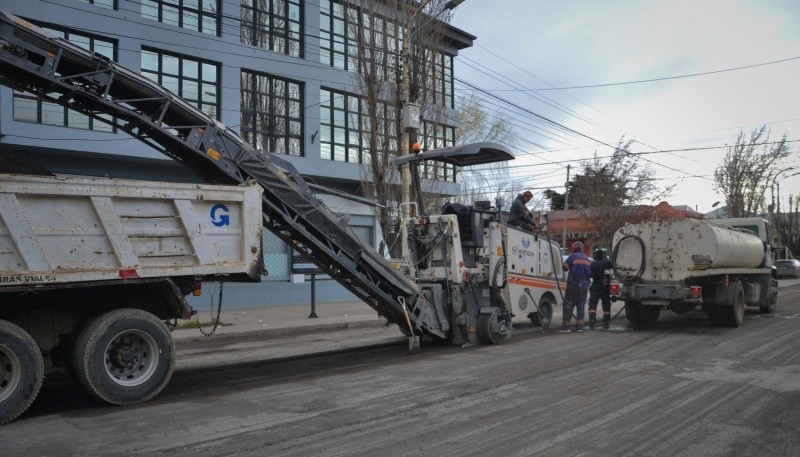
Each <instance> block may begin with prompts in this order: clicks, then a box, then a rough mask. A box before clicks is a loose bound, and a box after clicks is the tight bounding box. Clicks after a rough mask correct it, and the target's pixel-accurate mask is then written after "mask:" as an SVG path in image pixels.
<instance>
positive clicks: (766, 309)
mask: <svg viewBox="0 0 800 457" xmlns="http://www.w3.org/2000/svg"><path fill="white" fill-rule="evenodd" d="M764 294H765V295H766V297H764V298H763V299H762V300H761V303H760V304H759V306H758V309H759V310H760V311H761V312H762V313H763V314H769V313H774V312H775V305H777V304H778V280H776V279H775V278H771V279H770V280H769V287H768V288H767V290H766V291H764Z"/></svg>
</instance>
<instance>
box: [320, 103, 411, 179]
mask: <svg viewBox="0 0 800 457" xmlns="http://www.w3.org/2000/svg"><path fill="white" fill-rule="evenodd" d="M367 108H368V107H367V103H366V102H365V101H363V100H361V99H360V98H359V97H358V96H356V95H353V94H347V93H344V92H337V91H333V90H329V89H322V90H321V91H320V135H319V136H320V154H321V157H322V158H323V159H325V160H335V161H338V162H351V163H365V162H368V161H369V159H370V154H371V153H372V151H371V150H370V139H371V137H370V135H376V137H375V140H376V141H375V143H376V144H377V148H379V149H380V150H383V151H389V152H390V153H394V152H395V151H397V136H398V135H397V109H396V108H394V107H393V106H392V105H391V104H388V103H381V102H379V103H378V104H377V120H376V125H375V126H371V123H370V120H369V113H368V111H367ZM373 127H374V128H373Z"/></svg>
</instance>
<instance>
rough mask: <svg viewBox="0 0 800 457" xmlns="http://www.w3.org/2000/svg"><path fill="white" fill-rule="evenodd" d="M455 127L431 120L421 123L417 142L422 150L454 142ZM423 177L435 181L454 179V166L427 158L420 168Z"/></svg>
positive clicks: (451, 144) (449, 144) (450, 144)
mask: <svg viewBox="0 0 800 457" xmlns="http://www.w3.org/2000/svg"><path fill="white" fill-rule="evenodd" d="M455 130H456V129H455V128H454V127H449V126H446V125H442V124H436V123H433V122H427V121H425V122H423V123H422V132H421V133H422V138H421V139H418V142H419V143H420V144H421V145H422V147H423V149H424V150H426V151H427V150H430V149H438V148H444V147H447V146H453V145H454V144H455V134H456V133H455ZM420 172H421V174H422V176H423V177H425V178H427V179H432V180H437V181H450V182H455V180H456V168H455V166H454V165H451V164H449V163H444V162H439V161H436V160H427V161H425V162H423V163H422V169H421V170H420Z"/></svg>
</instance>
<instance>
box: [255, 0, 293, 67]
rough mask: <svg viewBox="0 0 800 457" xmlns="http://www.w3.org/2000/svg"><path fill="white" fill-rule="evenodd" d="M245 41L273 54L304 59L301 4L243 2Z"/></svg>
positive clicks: (262, 0)
mask: <svg viewBox="0 0 800 457" xmlns="http://www.w3.org/2000/svg"><path fill="white" fill-rule="evenodd" d="M241 2H242V3H241V4H242V25H241V41H242V43H244V44H249V45H252V46H258V47H260V48H264V49H269V50H270V51H273V52H279V53H282V54H286V55H290V56H293V57H302V56H303V35H302V33H301V32H300V31H301V19H302V17H303V14H302V3H301V2H300V0H241Z"/></svg>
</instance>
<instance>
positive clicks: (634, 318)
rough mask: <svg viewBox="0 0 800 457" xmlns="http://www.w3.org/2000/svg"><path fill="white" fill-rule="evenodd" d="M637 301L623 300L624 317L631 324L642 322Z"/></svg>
mask: <svg viewBox="0 0 800 457" xmlns="http://www.w3.org/2000/svg"><path fill="white" fill-rule="evenodd" d="M640 309H641V308H640V307H639V302H637V301H633V300H629V301H626V302H625V317H627V318H628V322H630V323H631V324H641V323H642V315H641V314H639V310H640Z"/></svg>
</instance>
